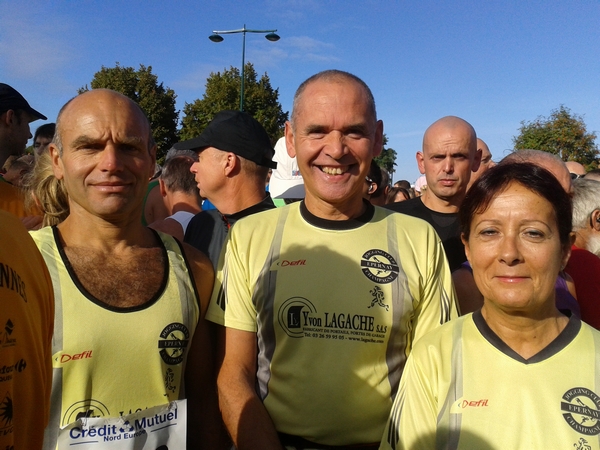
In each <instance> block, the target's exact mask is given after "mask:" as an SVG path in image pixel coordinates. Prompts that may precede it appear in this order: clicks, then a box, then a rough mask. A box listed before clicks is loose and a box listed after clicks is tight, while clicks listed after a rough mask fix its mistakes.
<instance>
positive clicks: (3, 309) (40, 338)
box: [0, 182, 54, 450]
mask: <svg viewBox="0 0 600 450" xmlns="http://www.w3.org/2000/svg"><path fill="white" fill-rule="evenodd" d="M0 183H3V182H0ZM0 249H1V250H0V304H1V306H0V449H2V450H5V449H14V450H39V449H40V448H42V443H43V440H44V427H45V425H46V424H47V423H48V417H49V413H50V387H51V385H52V366H51V364H50V356H51V353H50V351H51V347H50V345H51V341H52V324H53V322H54V294H53V292H52V282H51V281H50V275H49V274H48V270H46V265H45V264H44V260H43V259H42V256H41V255H40V252H39V251H38V249H37V247H36V246H35V244H34V243H33V240H32V239H31V238H30V237H29V235H28V234H27V230H25V227H24V226H23V224H22V223H21V221H20V220H19V219H18V218H17V217H16V216H14V215H12V214H9V213H8V212H5V211H0Z"/></svg>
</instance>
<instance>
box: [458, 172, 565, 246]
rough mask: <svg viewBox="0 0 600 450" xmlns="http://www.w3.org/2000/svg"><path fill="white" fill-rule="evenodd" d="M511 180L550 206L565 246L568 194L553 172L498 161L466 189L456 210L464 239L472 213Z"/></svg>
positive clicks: (484, 208)
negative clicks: (458, 208)
mask: <svg viewBox="0 0 600 450" xmlns="http://www.w3.org/2000/svg"><path fill="white" fill-rule="evenodd" d="M513 182H514V183H519V184H520V185H522V186H523V187H525V188H527V189H529V190H530V191H532V192H534V193H536V194H538V195H539V196H540V197H542V198H544V199H546V200H547V201H548V202H549V203H550V204H551V205H552V208H553V209H554V215H555V217H556V225H557V228H558V234H559V238H560V242H561V244H562V245H564V246H567V245H569V244H570V242H571V241H570V234H571V221H572V206H571V198H570V197H569V194H567V192H565V190H564V189H563V188H562V186H561V185H560V183H559V182H558V180H557V179H556V178H555V177H554V175H552V174H551V173H550V172H548V171H547V170H546V169H544V168H542V167H540V166H536V165H535V164H531V163H524V162H517V163H507V164H499V165H497V166H495V167H492V168H491V169H489V170H487V171H486V172H485V173H484V174H483V175H482V176H481V177H480V178H479V179H478V180H477V181H476V182H475V183H474V184H473V186H471V188H470V189H469V190H468V191H467V195H466V196H465V199H464V200H463V203H462V205H461V206H460V210H459V213H458V215H459V219H460V226H461V231H462V233H463V235H464V238H465V239H466V240H468V239H469V235H470V232H471V222H472V220H473V217H474V216H475V214H481V213H483V212H484V211H485V210H486V209H487V208H488V207H489V206H490V203H491V202H492V200H493V199H494V198H496V197H497V196H498V195H499V194H501V193H502V192H504V191H505V190H506V189H507V188H508V186H509V185H510V184H511V183H513Z"/></svg>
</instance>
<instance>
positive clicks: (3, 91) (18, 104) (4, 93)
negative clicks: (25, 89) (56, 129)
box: [0, 83, 48, 122]
mask: <svg viewBox="0 0 600 450" xmlns="http://www.w3.org/2000/svg"><path fill="white" fill-rule="evenodd" d="M9 109H13V110H18V109H22V110H23V111H27V113H29V115H30V116H33V117H35V119H33V120H37V119H42V120H48V118H47V117H46V116H45V115H43V114H42V113H40V112H38V111H36V110H35V109H33V108H32V107H31V106H29V103H27V100H25V98H24V97H23V96H22V95H21V94H19V93H18V92H17V91H16V90H15V89H14V88H12V87H10V86H9V85H8V84H4V83H0V114H2V113H5V112H6V111H8V110H9ZM32 122H33V121H32Z"/></svg>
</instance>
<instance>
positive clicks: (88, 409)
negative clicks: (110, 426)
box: [61, 398, 111, 426]
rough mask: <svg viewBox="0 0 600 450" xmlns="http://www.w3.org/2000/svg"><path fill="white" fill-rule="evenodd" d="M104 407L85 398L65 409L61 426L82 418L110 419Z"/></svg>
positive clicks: (100, 403) (93, 400)
mask: <svg viewBox="0 0 600 450" xmlns="http://www.w3.org/2000/svg"><path fill="white" fill-rule="evenodd" d="M110 415H111V414H110V411H109V410H108V408H107V407H106V405H105V404H104V403H102V402H100V401H98V400H95V399H93V398H86V399H85V400H81V401H78V402H75V403H73V404H72V405H71V406H69V407H68V408H67V410H66V411H65V414H64V415H63V418H62V424H61V426H64V425H68V424H70V423H72V422H75V421H76V420H78V419H81V418H83V417H110Z"/></svg>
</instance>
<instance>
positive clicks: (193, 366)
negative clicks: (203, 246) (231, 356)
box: [183, 244, 224, 449]
mask: <svg viewBox="0 0 600 450" xmlns="http://www.w3.org/2000/svg"><path fill="white" fill-rule="evenodd" d="M183 248H184V251H185V255H186V258H187V260H188V262H189V265H190V268H191V271H192V275H193V277H194V282H195V284H196V289H197V291H198V296H199V298H198V300H199V307H200V318H199V320H198V325H197V326H196V331H195V332H194V337H193V339H192V343H191V345H190V348H189V353H188V357H187V362H186V370H185V388H186V397H187V401H188V422H187V423H188V433H187V434H188V435H187V447H188V448H193V449H201V448H206V449H213V448H224V443H223V441H222V438H223V436H222V433H221V432H220V430H221V429H222V422H221V415H220V413H219V408H218V400H217V389H216V380H215V371H214V363H213V361H214V353H215V339H214V336H213V335H212V333H211V330H212V327H211V326H210V324H209V322H207V321H206V320H205V318H204V316H205V314H206V309H207V308H208V302H209V301H210V295H211V292H212V287H213V282H214V270H213V268H212V264H211V262H210V260H209V259H208V258H207V257H206V256H205V255H204V254H203V253H202V252H200V251H198V250H196V249H195V248H193V247H191V246H189V245H187V244H183Z"/></svg>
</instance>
